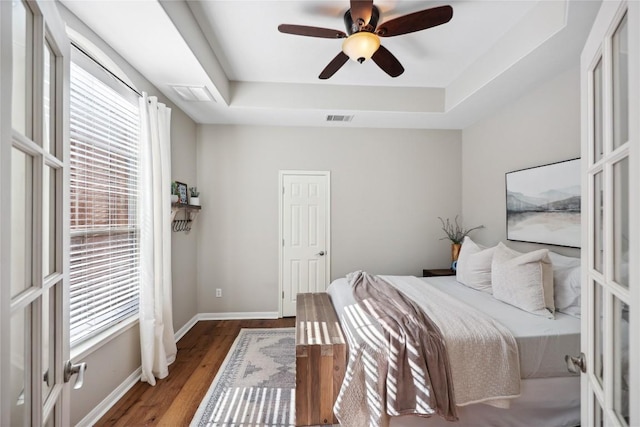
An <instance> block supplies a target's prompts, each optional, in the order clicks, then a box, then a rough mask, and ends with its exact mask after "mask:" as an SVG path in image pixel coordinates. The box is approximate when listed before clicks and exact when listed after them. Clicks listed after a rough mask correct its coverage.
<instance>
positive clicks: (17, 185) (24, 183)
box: [11, 148, 33, 296]
mask: <svg viewBox="0 0 640 427" xmlns="http://www.w3.org/2000/svg"><path fill="white" fill-rule="evenodd" d="M11 168H12V169H11V175H12V176H11V296H16V295H18V294H19V293H20V292H22V291H24V290H25V289H27V288H29V287H30V286H31V284H32V274H31V228H32V227H31V212H32V201H33V195H32V193H33V191H32V179H33V157H31V156H30V155H28V154H26V153H24V152H22V151H20V150H18V149H17V148H13V149H12V158H11Z"/></svg>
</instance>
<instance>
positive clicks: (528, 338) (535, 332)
mask: <svg viewBox="0 0 640 427" xmlns="http://www.w3.org/2000/svg"><path fill="white" fill-rule="evenodd" d="M420 279H421V280H422V281H424V282H426V285H427V286H429V285H430V286H434V287H436V288H438V289H440V290H441V291H443V292H446V293H448V294H449V295H451V296H454V297H455V298H457V299H459V300H461V301H464V302H466V303H467V304H469V305H471V306H473V307H474V308H475V309H476V310H479V311H481V312H483V313H486V314H487V315H489V316H491V317H493V318H494V319H495V320H497V321H498V322H500V323H501V324H502V325H504V326H505V327H506V328H507V329H509V330H510V331H511V333H512V334H513V336H514V338H515V339H516V343H517V344H518V351H519V353H520V377H521V378H547V377H564V376H572V375H574V374H571V373H569V371H567V365H566V363H565V361H564V356H565V355H567V354H570V355H576V354H580V319H578V318H576V317H573V316H569V315H568V314H563V313H556V314H555V319H547V318H545V317H543V316H536V315H535V314H530V313H528V312H526V311H523V310H521V309H519V308H517V307H514V306H512V305H509V304H505V303H503V302H501V301H498V300H496V299H495V298H493V296H492V295H490V294H488V293H486V292H482V291H477V290H475V289H472V288H469V287H467V286H464V285H462V284H461V283H459V282H457V281H456V278H455V276H445V277H424V278H420Z"/></svg>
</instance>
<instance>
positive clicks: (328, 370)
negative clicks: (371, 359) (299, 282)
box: [296, 293, 347, 426]
mask: <svg viewBox="0 0 640 427" xmlns="http://www.w3.org/2000/svg"><path fill="white" fill-rule="evenodd" d="M346 360H347V348H346V343H345V339H344V335H343V334H342V330H341V329H340V324H339V323H338V318H337V316H336V313H335V311H334V309H333V305H332V304H331V300H330V299H329V295H328V294H327V293H304V294H298V295H297V301H296V425H297V426H309V425H322V424H325V425H326V424H337V422H338V420H337V419H336V418H335V416H334V414H333V405H334V403H335V400H336V397H337V396H338V392H339V391H340V386H341V385H342V380H343V379H344V373H345V370H346Z"/></svg>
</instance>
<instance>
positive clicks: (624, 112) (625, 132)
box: [613, 15, 629, 149]
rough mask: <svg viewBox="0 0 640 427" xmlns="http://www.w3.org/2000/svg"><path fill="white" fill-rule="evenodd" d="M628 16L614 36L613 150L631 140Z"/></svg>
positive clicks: (621, 22)
mask: <svg viewBox="0 0 640 427" xmlns="http://www.w3.org/2000/svg"><path fill="white" fill-rule="evenodd" d="M627 38H628V36H627V15H625V16H624V18H623V19H622V21H620V25H618V28H617V29H616V32H615V33H614V34H613V148H614V149H616V148H618V147H619V146H621V145H622V144H624V143H625V142H627V141H628V140H629V53H628V52H629V50H628V49H629V43H628V40H627Z"/></svg>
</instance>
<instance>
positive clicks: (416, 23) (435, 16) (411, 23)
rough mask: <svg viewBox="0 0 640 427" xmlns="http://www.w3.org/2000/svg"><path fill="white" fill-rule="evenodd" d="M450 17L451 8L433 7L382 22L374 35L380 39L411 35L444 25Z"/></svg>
mask: <svg viewBox="0 0 640 427" xmlns="http://www.w3.org/2000/svg"><path fill="white" fill-rule="evenodd" d="M451 17H453V8H452V7H451V6H440V7H434V8H432V9H426V10H421V11H419V12H414V13H410V14H408V15H403V16H400V17H398V18H395V19H392V20H391V21H387V22H384V23H382V24H381V25H379V26H378V28H377V29H376V34H378V35H379V36H380V37H393V36H399V35H401V34H407V33H413V32H414V31H420V30H426V29H427V28H431V27H436V26H438V25H442V24H445V23H447V22H449V21H450V20H451Z"/></svg>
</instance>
